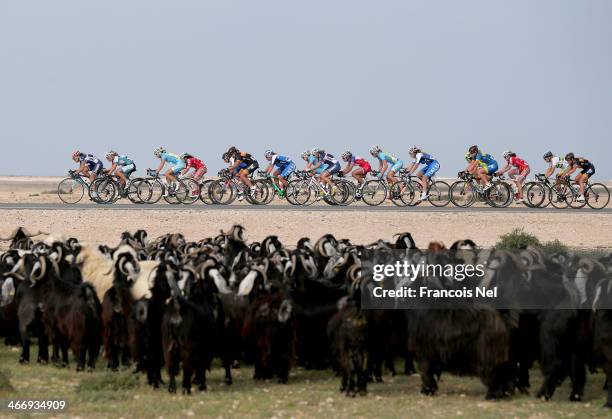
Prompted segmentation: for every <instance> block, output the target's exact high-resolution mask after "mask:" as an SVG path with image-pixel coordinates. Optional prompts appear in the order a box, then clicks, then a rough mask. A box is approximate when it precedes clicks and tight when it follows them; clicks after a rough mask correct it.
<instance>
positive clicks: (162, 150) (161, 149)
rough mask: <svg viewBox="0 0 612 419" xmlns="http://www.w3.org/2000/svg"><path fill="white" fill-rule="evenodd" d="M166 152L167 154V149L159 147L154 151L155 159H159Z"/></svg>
mask: <svg viewBox="0 0 612 419" xmlns="http://www.w3.org/2000/svg"><path fill="white" fill-rule="evenodd" d="M165 152H166V149H165V148H163V147H157V148H156V149H155V150H153V155H154V156H155V157H159V156H161V155H162V153H165Z"/></svg>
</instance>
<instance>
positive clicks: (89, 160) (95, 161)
mask: <svg viewBox="0 0 612 419" xmlns="http://www.w3.org/2000/svg"><path fill="white" fill-rule="evenodd" d="M79 161H80V162H81V163H85V164H86V165H87V168H88V169H89V170H94V169H95V168H96V167H102V161H101V160H100V159H99V158H97V157H96V156H94V155H92V154H85V153H81V155H80V156H79Z"/></svg>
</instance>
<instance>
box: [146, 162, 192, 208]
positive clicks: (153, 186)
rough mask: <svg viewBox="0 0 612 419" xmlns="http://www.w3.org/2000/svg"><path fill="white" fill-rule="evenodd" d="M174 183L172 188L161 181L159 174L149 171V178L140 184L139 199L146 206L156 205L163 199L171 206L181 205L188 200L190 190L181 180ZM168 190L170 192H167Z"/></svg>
mask: <svg viewBox="0 0 612 419" xmlns="http://www.w3.org/2000/svg"><path fill="white" fill-rule="evenodd" d="M174 183H175V184H174V185H172V187H170V186H169V185H167V184H166V182H164V181H162V180H161V178H160V176H159V173H157V172H156V171H155V170H152V169H147V177H146V178H144V179H142V182H140V183H139V184H138V188H137V190H138V198H139V199H140V200H141V201H142V202H144V203H146V204H156V203H157V202H159V200H160V199H161V198H162V197H163V198H164V201H166V202H167V203H169V204H172V205H176V204H180V203H182V202H183V201H184V200H186V199H187V195H189V189H188V188H187V186H186V185H185V183H184V182H183V181H182V180H180V179H177V180H176V181H175V182H174ZM168 188H170V190H169V191H168V192H167V190H168ZM196 199H197V198H196Z"/></svg>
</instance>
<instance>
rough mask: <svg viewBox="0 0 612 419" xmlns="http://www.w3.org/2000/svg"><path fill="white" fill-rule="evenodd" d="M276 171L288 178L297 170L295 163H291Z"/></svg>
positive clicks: (277, 168)
mask: <svg viewBox="0 0 612 419" xmlns="http://www.w3.org/2000/svg"><path fill="white" fill-rule="evenodd" d="M275 169H276V170H278V171H279V172H280V175H281V176H282V177H284V178H287V177H289V175H290V174H291V173H293V171H294V170H295V163H293V162H291V163H289V164H286V165H284V166H282V167H278V166H276V167H275Z"/></svg>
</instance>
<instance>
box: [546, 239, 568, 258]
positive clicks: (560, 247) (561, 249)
mask: <svg viewBox="0 0 612 419" xmlns="http://www.w3.org/2000/svg"><path fill="white" fill-rule="evenodd" d="M540 247H541V249H542V251H543V252H544V253H546V254H548V255H553V254H555V253H569V251H570V250H571V249H570V247H569V246H567V245H566V244H563V243H561V242H560V241H559V239H555V240H552V241H548V242H545V243H543V244H542V245H541V246H540Z"/></svg>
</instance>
